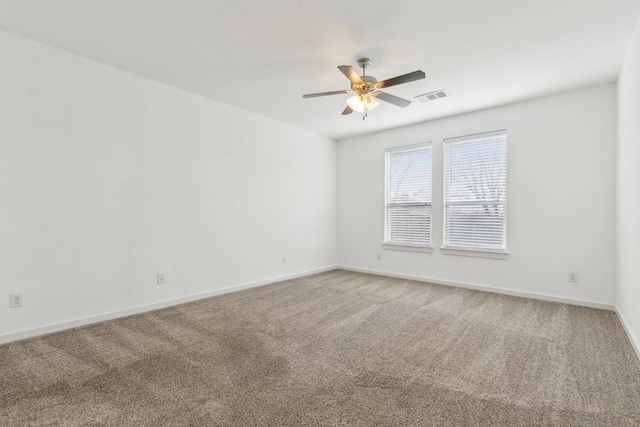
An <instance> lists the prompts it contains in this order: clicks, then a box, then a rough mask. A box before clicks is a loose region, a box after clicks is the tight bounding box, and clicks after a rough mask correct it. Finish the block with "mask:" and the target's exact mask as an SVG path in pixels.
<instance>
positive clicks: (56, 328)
mask: <svg viewBox="0 0 640 427" xmlns="http://www.w3.org/2000/svg"><path fill="white" fill-rule="evenodd" d="M336 268H338V267H337V266H335V265H333V266H330V267H324V268H318V269H314V270H308V271H303V272H300V273H294V274H289V275H285V276H278V277H272V278H270V279H265V280H259V281H257V282H249V283H242V284H239V285H233V286H228V287H225V288H221V289H216V290H213V291H209V292H203V293H200V294H194V295H189V296H186V297H181V298H175V299H171V300H167V301H162V302H158V303H153V304H148V305H142V306H138V307H133V308H128V309H125V310H119V311H114V312H110V313H103V314H98V315H95V316H90V317H83V318H81V319H75V320H70V321H66V322H61V323H56V324H54V325H48V326H43V327H39V328H34V329H27V330H23V331H19V332H12V333H9V334H5V335H0V344H7V343H10V342H13V341H19V340H24V339H27V338H33V337H37V336H40V335H46V334H51V333H54V332H60V331H64V330H67V329H73V328H77V327H80V326H86V325H91V324H93V323H98V322H104V321H106V320H113V319H118V318H120V317H126V316H131V315H134V314H140V313H146V312H149V311H153V310H158V309H161V308H167V307H171V306H174V305H179V304H184V303H187V302H192V301H197V300H200V299H204V298H209V297H214V296H217V295H222V294H228V293H230V292H236V291H241V290H243V289H249V288H257V287H259V286H264V285H269V284H271V283H276V282H282V281H283V280H289V279H295V278H297V277H303V276H308V275H310V274H316V273H323V272H325V271H331V270H335V269H336Z"/></svg>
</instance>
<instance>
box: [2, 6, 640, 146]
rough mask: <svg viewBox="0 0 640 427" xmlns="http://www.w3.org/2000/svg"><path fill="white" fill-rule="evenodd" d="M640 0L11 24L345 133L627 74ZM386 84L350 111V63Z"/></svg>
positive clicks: (39, 17)
mask: <svg viewBox="0 0 640 427" xmlns="http://www.w3.org/2000/svg"><path fill="white" fill-rule="evenodd" d="M639 15H640V1H639V0H440V1H435V0H393V1H389V0H369V1H361V0H349V1H343V0H324V1H305V0H269V1H259V0H251V1H249V0H233V1H229V0H0V29H3V30H5V31H8V32H11V33H15V34H18V35H21V36H24V37H27V38H30V39H33V40H36V41H39V42H42V43H45V44H48V45H51V46H54V47H57V48H60V49H63V50H66V51H69V52H72V53H75V54H78V55H81V56H84V57H87V58H90V59H93V60H96V61H99V62H102V63H105V64H108V65H111V66H114V67H118V68H121V69H124V70H127V71H130V72H133V73H136V74H139V75H142V76H146V77H148V78H151V79H154V80H158V81H161V82H164V83H166V84H169V85H172V86H175V87H179V88H182V89H184V90H187V91H190V92H193V93H197V94H200V95H203V96H205V97H208V98H211V99H215V100H217V101H221V102H224V103H226V104H230V105H233V106H236V107H239V108H242V109H245V110H249V111H253V112H255V113H258V114H260V115H263V116H267V117H270V118H273V119H275V120H279V121H281V122H285V123H289V124H291V125H294V126H297V127H301V128H304V129H308V130H310V131H313V132H316V133H319V134H323V135H327V136H329V137H332V138H334V139H342V138H345V137H349V136H354V135H360V134H365V133H369V132H374V131H379V130H383V129H389V128H393V127H397V126H402V125H407V124H411V123H417V122H422V121H426V120H431V119H435V118H440V117H445V116H449V115H453V114H459V113H463V112H467V111H472V110H476V109H480V108H487V107H491V106H496V105H500V104H505V103H510V102H514V101H519V100H523V99H528V98H532V97H536V96H540V95H545V94H551V93H555V92H561V91H566V90H570V89H574V88H579V87H584V86H588V85H593V84H600V83H606V82H614V81H615V80H616V79H617V75H618V71H619V70H620V66H621V63H622V60H623V57H624V53H625V51H626V48H627V46H628V43H629V40H630V38H631V34H632V32H633V28H634V25H635V23H636V21H637V20H638V16H639ZM360 57H368V58H370V59H371V66H370V67H369V69H368V70H367V74H369V75H373V76H375V77H377V78H378V80H383V79H387V78H390V77H395V76H397V75H400V74H405V73H408V72H411V71H415V70H418V69H420V70H422V71H424V72H425V73H426V75H427V77H426V79H424V80H419V81H416V82H412V83H407V84H404V85H399V86H394V87H392V88H389V89H386V91H387V92H389V93H391V94H393V95H397V96H401V97H404V98H407V99H410V100H411V99H413V97H414V96H417V95H421V94H423V93H426V92H431V91H434V90H437V89H445V90H446V91H448V92H449V94H450V97H449V98H445V99H442V100H438V101H434V102H429V103H420V102H419V101H414V102H413V103H412V104H411V105H410V106H408V107H407V108H404V109H403V108H399V107H396V106H394V105H391V104H387V103H381V104H382V105H381V106H380V107H378V108H377V109H376V110H374V111H373V112H371V113H370V114H369V117H368V118H367V120H365V121H363V120H362V119H361V115H359V114H356V113H354V114H352V115H351V116H342V115H341V114H340V113H341V112H342V110H343V109H344V107H345V105H346V99H347V98H348V96H349V95H333V96H327V97H322V98H311V99H303V98H302V95H303V94H305V93H314V92H325V91H332V90H341V89H348V88H349V81H348V80H347V79H346V78H345V77H344V75H342V73H340V72H339V71H338V69H337V68H336V67H337V66H338V65H352V66H353V67H354V68H356V69H357V70H358V71H360V69H359V68H358V66H357V60H358V58H360Z"/></svg>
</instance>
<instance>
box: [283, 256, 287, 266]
mask: <svg viewBox="0 0 640 427" xmlns="http://www.w3.org/2000/svg"><path fill="white" fill-rule="evenodd" d="M282 263H283V264H286V263H287V256H286V255H283V256H282Z"/></svg>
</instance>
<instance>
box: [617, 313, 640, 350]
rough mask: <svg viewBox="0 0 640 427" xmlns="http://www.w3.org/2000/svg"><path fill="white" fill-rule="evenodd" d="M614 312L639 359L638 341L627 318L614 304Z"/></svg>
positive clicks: (639, 345) (639, 348) (639, 342)
mask: <svg viewBox="0 0 640 427" xmlns="http://www.w3.org/2000/svg"><path fill="white" fill-rule="evenodd" d="M616 314H617V315H618V319H620V323H622V327H623V328H624V331H625V332H626V333H627V337H629V341H630V342H631V347H633V349H634V350H635V352H636V356H638V360H640V341H639V340H638V338H637V337H636V336H635V335H634V334H633V332H632V331H631V328H630V327H629V323H628V322H627V319H626V318H625V317H624V315H623V314H622V312H621V311H620V309H619V308H618V306H616Z"/></svg>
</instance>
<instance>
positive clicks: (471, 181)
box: [444, 131, 507, 252]
mask: <svg viewBox="0 0 640 427" xmlns="http://www.w3.org/2000/svg"><path fill="white" fill-rule="evenodd" d="M506 208H507V134H506V131H497V132H490V133H484V134H479V135H471V136H465V137H459V138H451V139H445V141H444V220H445V228H444V247H445V248H451V249H467V250H481V251H496V252H506V249H507V248H506V246H507V209H506Z"/></svg>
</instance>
